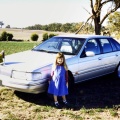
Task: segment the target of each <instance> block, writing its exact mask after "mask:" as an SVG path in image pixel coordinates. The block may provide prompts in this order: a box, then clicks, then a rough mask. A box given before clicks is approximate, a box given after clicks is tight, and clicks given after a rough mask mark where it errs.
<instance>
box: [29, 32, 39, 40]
mask: <svg viewBox="0 0 120 120" xmlns="http://www.w3.org/2000/svg"><path fill="white" fill-rule="evenodd" d="M38 38H39V36H38V34H36V33H34V34H32V35H31V40H32V41H37V40H38Z"/></svg>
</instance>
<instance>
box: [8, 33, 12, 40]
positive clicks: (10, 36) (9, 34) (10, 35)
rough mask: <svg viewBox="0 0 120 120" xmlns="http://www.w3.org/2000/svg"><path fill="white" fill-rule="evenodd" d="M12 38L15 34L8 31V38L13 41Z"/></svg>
mask: <svg viewBox="0 0 120 120" xmlns="http://www.w3.org/2000/svg"><path fill="white" fill-rule="evenodd" d="M12 38H13V34H11V33H7V40H8V41H12Z"/></svg>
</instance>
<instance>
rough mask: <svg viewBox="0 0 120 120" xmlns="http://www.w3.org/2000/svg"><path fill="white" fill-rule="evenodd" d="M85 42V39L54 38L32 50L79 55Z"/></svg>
mask: <svg viewBox="0 0 120 120" xmlns="http://www.w3.org/2000/svg"><path fill="white" fill-rule="evenodd" d="M84 42H85V39H84V38H72V37H53V38H50V39H49V40H46V41H44V42H43V43H41V44H39V45H38V46H36V47H35V48H33V49H32V50H34V51H41V52H52V53H57V52H63V53H64V54H69V55H75V54H77V53H78V52H79V51H80V49H81V47H82V46H83V44H84Z"/></svg>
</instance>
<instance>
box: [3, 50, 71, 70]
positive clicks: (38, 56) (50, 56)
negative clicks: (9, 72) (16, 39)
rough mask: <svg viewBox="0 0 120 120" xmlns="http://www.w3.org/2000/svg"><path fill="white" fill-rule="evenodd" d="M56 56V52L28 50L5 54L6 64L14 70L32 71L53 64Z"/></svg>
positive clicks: (68, 56)
mask: <svg viewBox="0 0 120 120" xmlns="http://www.w3.org/2000/svg"><path fill="white" fill-rule="evenodd" d="M55 56H56V54H55V53H45V52H38V51H31V50H28V51H24V52H19V53H15V54H11V55H7V56H5V66H6V67H7V68H10V69H13V70H18V71H26V72H31V71H34V70H37V69H39V68H42V67H44V66H47V65H51V64H52V63H53V62H54V60H55ZM70 57H71V56H70V55H67V56H65V58H66V59H67V58H70Z"/></svg>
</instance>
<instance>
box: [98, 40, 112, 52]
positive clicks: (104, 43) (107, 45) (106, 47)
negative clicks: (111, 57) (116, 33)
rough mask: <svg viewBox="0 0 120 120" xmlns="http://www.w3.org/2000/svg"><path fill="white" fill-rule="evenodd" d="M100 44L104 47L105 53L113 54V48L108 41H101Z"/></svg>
mask: <svg viewBox="0 0 120 120" xmlns="http://www.w3.org/2000/svg"><path fill="white" fill-rule="evenodd" d="M100 43H101V46H102V50H103V53H109V52H112V46H111V44H110V42H109V41H108V39H100Z"/></svg>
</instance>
